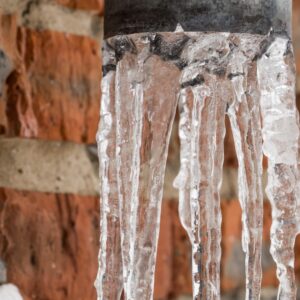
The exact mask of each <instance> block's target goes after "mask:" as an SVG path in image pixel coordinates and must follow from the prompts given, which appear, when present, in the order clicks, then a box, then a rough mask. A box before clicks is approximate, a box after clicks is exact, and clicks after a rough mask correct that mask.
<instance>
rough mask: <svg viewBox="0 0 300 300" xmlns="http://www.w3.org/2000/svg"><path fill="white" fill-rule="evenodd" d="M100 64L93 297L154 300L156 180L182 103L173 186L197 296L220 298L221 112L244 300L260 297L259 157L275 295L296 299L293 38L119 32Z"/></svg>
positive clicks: (158, 201) (296, 122)
mask: <svg viewBox="0 0 300 300" xmlns="http://www.w3.org/2000/svg"><path fill="white" fill-rule="evenodd" d="M103 65H104V68H103V69H104V78H103V82H102V93H103V95H102V107H101V122H100V131H99V134H98V144H99V158H100V178H101V246H100V247H101V250H100V255H99V273H98V277H97V281H96V287H97V291H98V299H101V300H118V299H120V298H121V297H124V298H125V299H127V300H151V299H153V286H154V272H155V262H156V252H157V241H158V235H159V226H160V212H161V200H162V192H163V181H164V173H165V167H166V159H167V152H168V145H169V139H170V133H171V129H172V125H173V121H174V116H175V112H176V109H177V106H179V112H180V124H179V128H180V130H179V135H180V140H181V158H180V159H181V168H180V172H179V175H178V177H177V178H176V180H175V186H176V187H177V188H178V189H179V211H180V218H181V222H182V224H183V226H184V228H185V229H186V231H187V233H188V235H189V238H190V241H191V244H192V265H193V267H192V272H193V274H192V277H193V293H194V295H193V299H195V300H200V299H201V300H202V299H208V300H211V299H220V297H221V296H220V259H221V246H220V245H221V220H222V216H221V209H220V187H221V183H222V168H223V157H224V146H223V144H224V136H225V124H224V118H225V115H226V114H227V115H228V116H229V119H230V122H231V127H232V131H233V136H234V141H235V148H236V152H237V157H238V162H239V178H238V180H239V200H240V204H241V207H242V211H243V214H242V222H243V236H242V246H243V250H244V252H245V253H246V262H245V264H246V299H259V298H260V289H261V278H262V269H261V247H262V226H263V190H262V172H263V170H262V158H263V154H264V155H265V156H266V157H267V158H268V187H267V195H268V197H269V199H270V201H271V203H272V215H273V225H272V229H271V240H272V242H271V254H272V256H273V258H274V260H275V262H276V264H277V275H278V278H279V281H280V287H279V292H278V299H280V300H293V299H296V283H295V275H294V243H295V238H296V235H297V233H298V232H299V229H300V228H299V216H300V207H299V201H300V200H299V195H300V191H299V173H298V163H299V159H298V150H299V120H298V113H297V109H296V102H295V68H294V57H293V50H292V46H291V42H290V39H289V38H287V37H285V36H280V35H276V34H274V33H270V34H269V35H268V36H261V35H250V34H230V33H186V32H175V33H162V34H158V33H157V34H154V33H153V34H135V35H130V36H117V37H113V38H110V39H109V40H107V41H106V42H105V46H104V62H103ZM179 271H180V270H179ZM122 295H123V296H122Z"/></svg>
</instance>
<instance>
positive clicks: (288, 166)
mask: <svg viewBox="0 0 300 300" xmlns="http://www.w3.org/2000/svg"><path fill="white" fill-rule="evenodd" d="M295 74H296V73H295V67H294V56H293V52H292V46H291V42H290V40H289V39H287V38H284V37H274V39H273V40H272V43H270V45H269V47H268V49H267V50H266V52H265V53H264V54H263V56H262V57H261V59H260V60H259V61H258V78H259V85H260V90H261V108H262V116H263V140H264V145H263V150H264V153H265V155H266V156H267V157H268V159H269V165H268V176H269V179H268V186H267V190H266V191H267V195H268V197H269V199H270V201H271V204H272V216H273V224H272V228H271V253H272V255H273V258H274V260H275V262H276V264H277V276H278V279H279V282H280V286H279V292H278V299H280V300H292V299H296V283H295V274H294V244H295V237H296V234H297V232H298V231H299V227H298V226H299V211H298V212H297V201H299V196H300V195H299V173H298V172H299V170H298V163H299V160H298V159H299V158H298V155H299V153H298V151H299V148H298V147H299V144H298V140H299V119H298V112H297V108H296V101H295ZM297 198H298V199H297Z"/></svg>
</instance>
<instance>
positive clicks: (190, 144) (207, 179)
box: [174, 34, 226, 299]
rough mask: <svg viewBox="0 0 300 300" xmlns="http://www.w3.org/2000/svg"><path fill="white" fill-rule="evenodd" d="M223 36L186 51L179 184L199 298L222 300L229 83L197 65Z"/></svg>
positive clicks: (198, 43) (212, 38) (184, 222)
mask: <svg viewBox="0 0 300 300" xmlns="http://www.w3.org/2000/svg"><path fill="white" fill-rule="evenodd" d="M224 38H226V35H225V36H224V35H213V36H208V40H205V39H203V36H202V35H200V34H198V36H197V40H196V42H193V41H192V42H191V43H190V44H189V45H188V50H187V51H186V52H185V53H183V55H186V56H185V57H186V60H187V61H189V65H188V67H187V68H186V69H185V70H184V71H183V74H182V79H181V86H182V91H181V95H180V102H179V103H180V104H179V108H180V125H179V126H180V129H179V136H180V141H181V154H180V161H181V169H180V172H179V175H178V176H177V178H176V180H175V182H174V185H175V187H177V188H178V189H179V214H180V218H181V222H182V224H183V226H184V228H185V229H186V230H187V232H188V235H189V237H190V240H191V243H192V263H193V294H194V299H220V259H221V246H220V243H221V208H220V195H219V191H220V186H221V181H222V168H223V152H224V151H223V150H224V148H223V142H224V136H225V124H224V117H225V107H226V102H225V101H224V99H222V97H223V95H222V92H223V93H224V94H225V93H226V92H225V91H224V85H223V82H224V80H222V79H221V80H219V79H218V78H217V76H216V75H210V74H209V72H207V71H205V68H204V67H203V64H202V63H201V62H200V63H199V62H198V61H199V60H200V61H201V58H202V57H199V56H198V55H199V54H200V53H201V54H200V55H203V56H204V57H203V59H210V58H212V56H213V54H207V52H205V51H208V48H210V47H211V45H210V43H209V42H208V41H211V42H216V41H217V42H216V43H217V45H216V46H217V47H216V51H217V50H219V49H218V48H219V47H220V44H221V45H222V43H223V41H224ZM207 42H208V43H207ZM219 43H220V44H219ZM223 50H224V49H223ZM198 51H201V52H198ZM203 53H205V54H203ZM205 55H206V56H205ZM196 59H197V60H196ZM206 66H207V67H211V66H209V65H206Z"/></svg>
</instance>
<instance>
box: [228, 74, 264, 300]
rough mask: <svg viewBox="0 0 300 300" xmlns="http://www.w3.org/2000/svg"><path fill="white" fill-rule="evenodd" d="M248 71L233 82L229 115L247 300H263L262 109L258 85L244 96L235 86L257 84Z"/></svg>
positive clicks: (249, 88) (245, 92) (248, 87)
mask: <svg viewBox="0 0 300 300" xmlns="http://www.w3.org/2000/svg"><path fill="white" fill-rule="evenodd" d="M244 72H245V74H246V75H245V78H244V76H240V79H236V80H234V81H235V82H233V86H234V89H235V93H236V95H235V99H236V101H235V102H234V103H233V104H232V105H231V106H230V108H229V111H228V115H229V117H230V121H231V127H232V132H233V137H234V141H235V147H236V152H237V157H238V162H239V200H240V203H241V207H242V212H243V213H242V221H243V235H242V244H243V250H244V252H245V253H246V299H260V289H261V278H262V270H261V249H262V225H263V194H262V185H261V182H262V145H261V144H262V141H261V133H260V132H261V126H260V109H259V105H258V101H257V100H258V99H259V98H258V97H257V96H256V95H255V92H256V86H255V85H254V86H252V87H251V86H247V87H245V88H247V89H248V90H247V91H246V90H244V91H242V93H241V94H240V90H239V88H237V87H236V86H235V85H236V84H237V85H239V87H240V85H243V84H245V83H247V80H248V81H250V83H252V82H253V83H255V79H256V78H255V77H254V78H249V77H250V76H251V75H252V76H253V72H252V70H249V72H250V74H248V76H247V72H248V70H244ZM251 73H252V74H251ZM240 80H241V81H242V83H241V82H239V81H240ZM251 81H252V82H251ZM251 88H252V89H253V90H252V91H251ZM253 92H254V94H253Z"/></svg>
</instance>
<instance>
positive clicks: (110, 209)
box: [95, 50, 123, 300]
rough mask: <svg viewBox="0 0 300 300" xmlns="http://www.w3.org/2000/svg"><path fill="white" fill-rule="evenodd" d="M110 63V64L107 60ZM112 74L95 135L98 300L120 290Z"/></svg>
mask: <svg viewBox="0 0 300 300" xmlns="http://www.w3.org/2000/svg"><path fill="white" fill-rule="evenodd" d="M104 54H105V57H104V64H106V65H108V66H113V65H114V64H115V62H114V59H111V53H110V51H108V50H105V51H104ZM111 60H112V61H111ZM114 99H115V71H114V70H113V69H111V70H109V71H108V73H107V74H104V78H103V79H102V102H101V112H100V124H99V132H98V134H97V142H98V152H99V165H100V174H99V175H100V178H101V189H100V191H101V201H100V213H101V224H100V228H101V239H100V253H99V271H98V275H97V280H96V283H95V286H96V289H97V293H98V299H99V300H104V299H105V300H118V299H120V297H121V293H122V290H123V278H122V257H121V235H120V218H119V199H118V188H117V176H116V175H117V173H116V166H115V165H116V163H115V147H116V124H115V101H114Z"/></svg>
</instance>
